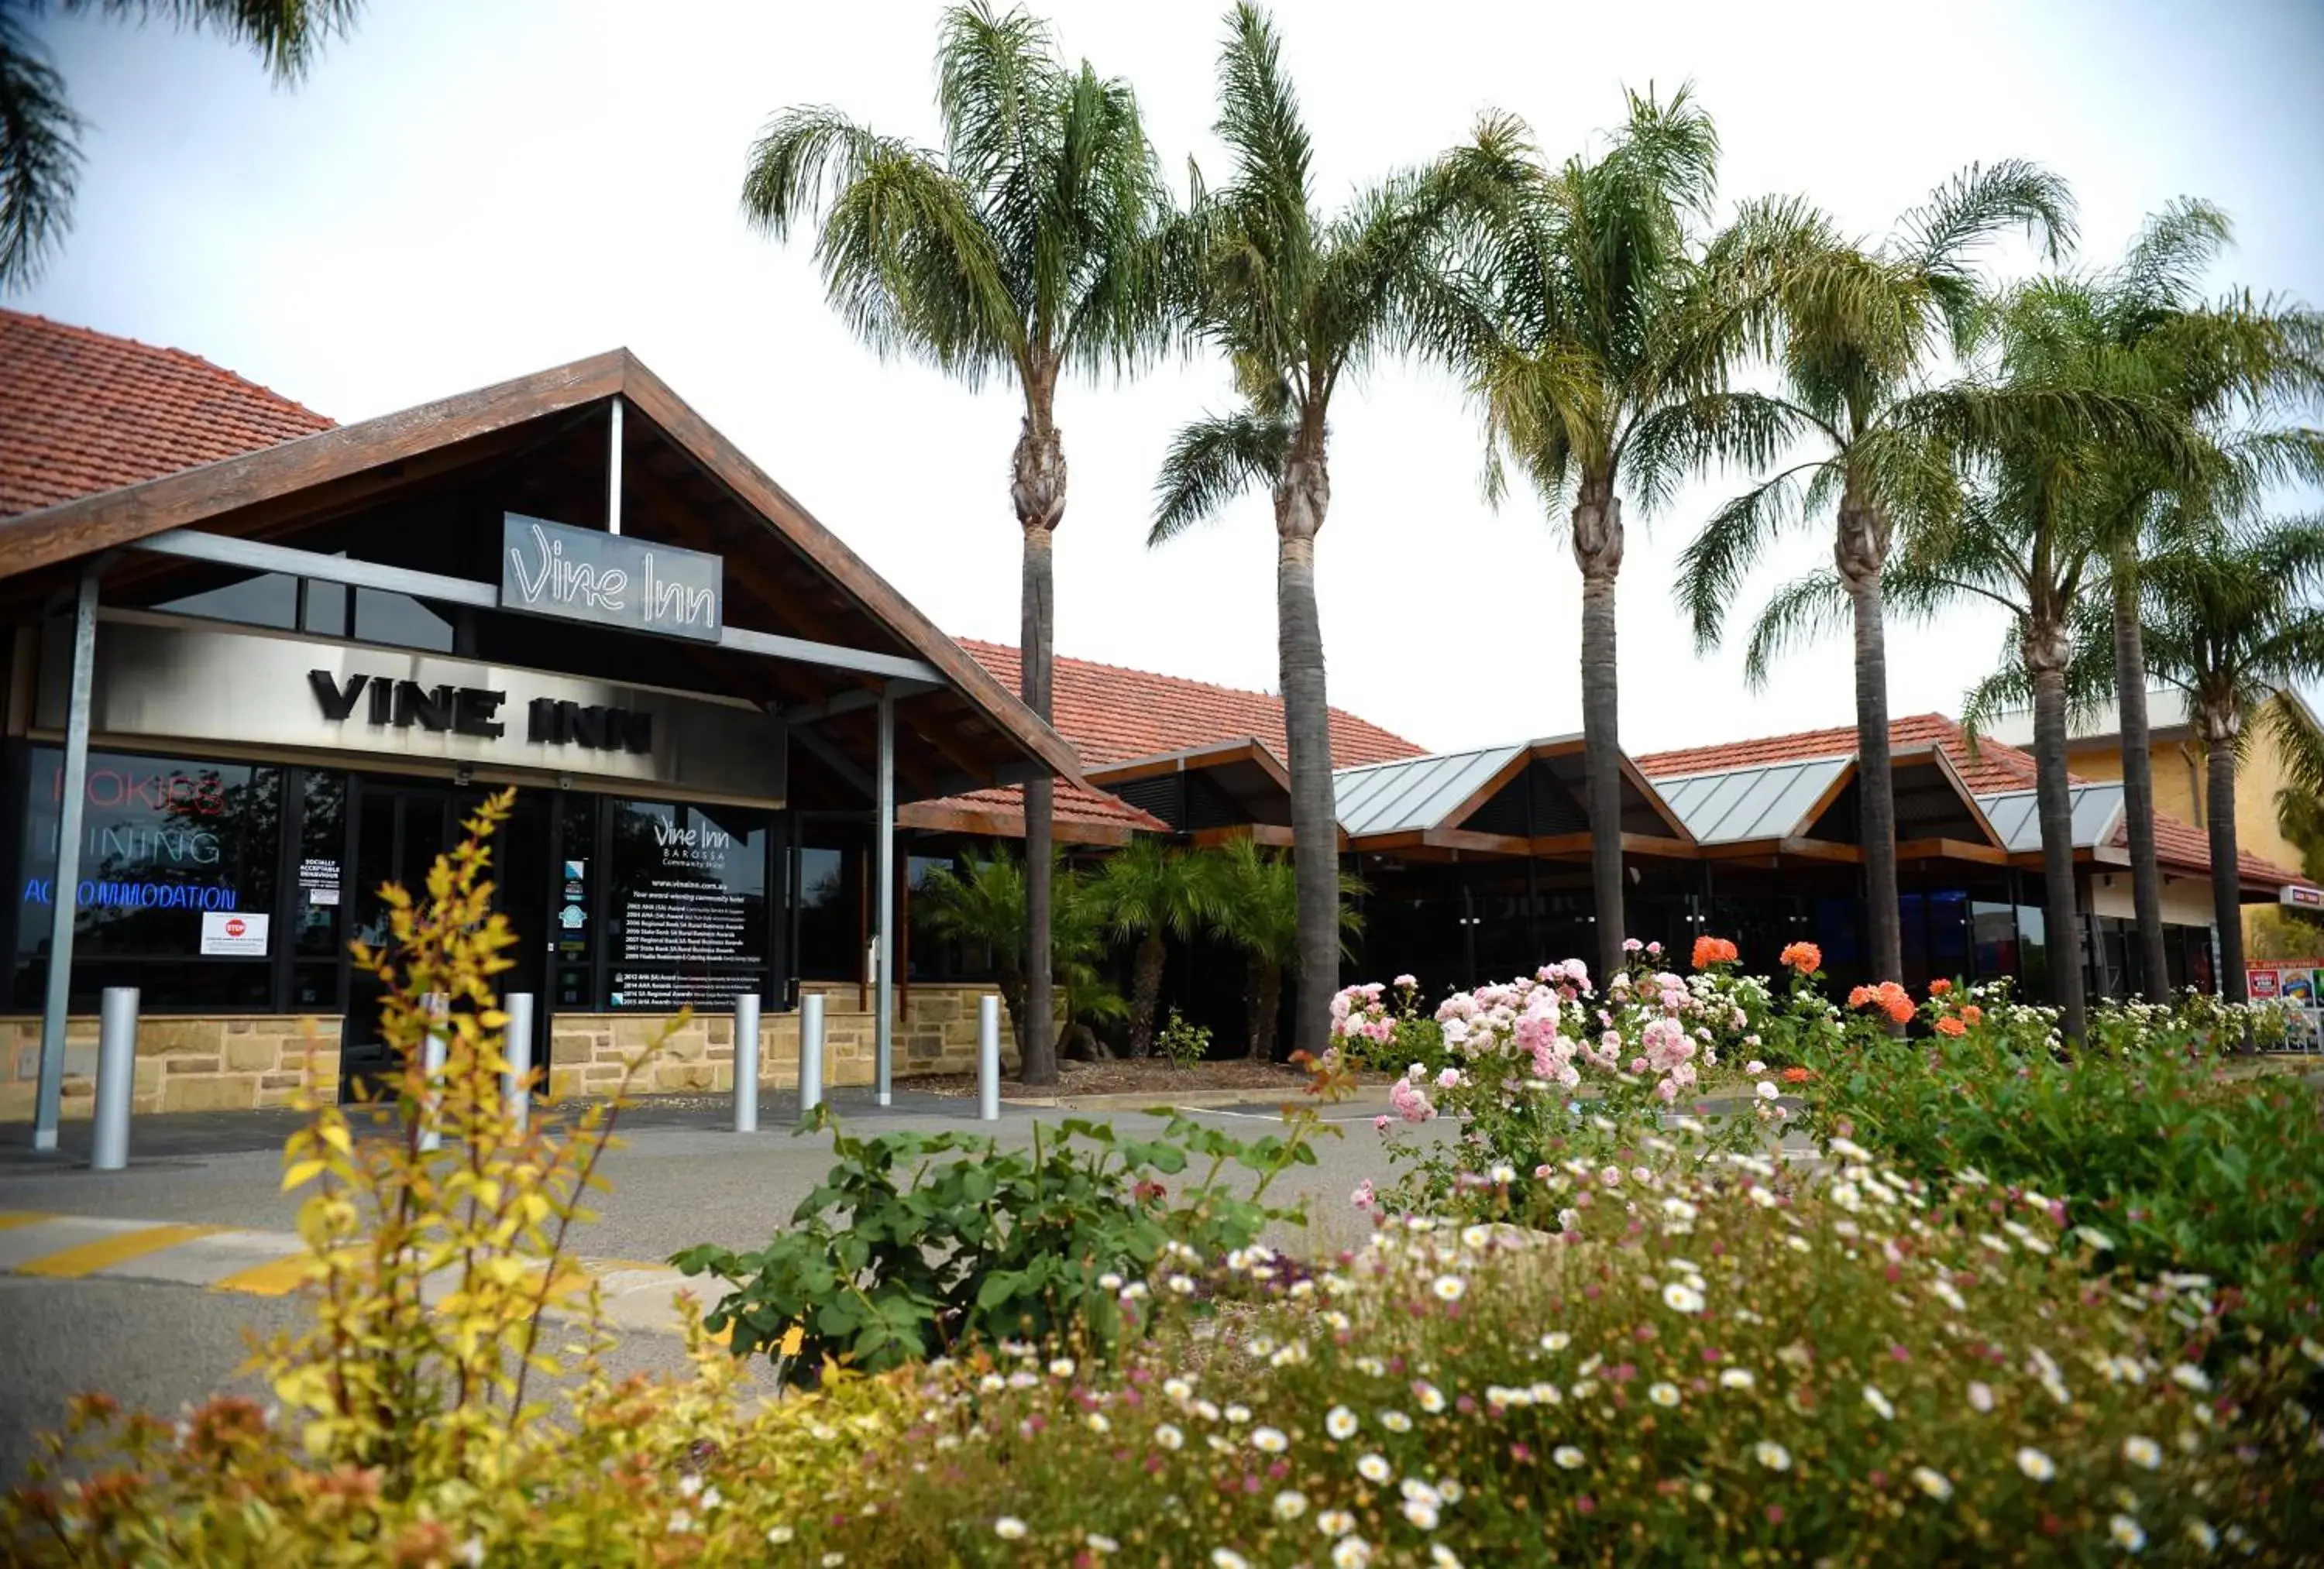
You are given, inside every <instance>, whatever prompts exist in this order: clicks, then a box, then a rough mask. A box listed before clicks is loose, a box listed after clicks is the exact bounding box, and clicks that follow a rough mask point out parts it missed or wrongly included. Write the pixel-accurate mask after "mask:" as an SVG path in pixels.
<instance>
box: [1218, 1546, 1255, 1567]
mask: <svg viewBox="0 0 2324 1569" xmlns="http://www.w3.org/2000/svg"><path fill="white" fill-rule="evenodd" d="M1211 1565H1212V1569H1250V1559H1248V1558H1246V1557H1244V1556H1243V1555H1241V1554H1240V1553H1238V1552H1236V1551H1235V1550H1234V1549H1233V1548H1232V1547H1213V1548H1212V1549H1211Z"/></svg>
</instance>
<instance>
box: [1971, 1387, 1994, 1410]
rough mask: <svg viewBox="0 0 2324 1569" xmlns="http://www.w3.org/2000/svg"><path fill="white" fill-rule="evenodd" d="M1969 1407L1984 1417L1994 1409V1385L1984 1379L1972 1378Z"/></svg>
mask: <svg viewBox="0 0 2324 1569" xmlns="http://www.w3.org/2000/svg"><path fill="white" fill-rule="evenodd" d="M1969 1408H1970V1409H1971V1410H1973V1411H1975V1412H1976V1413H1977V1414H1978V1416H1980V1417H1982V1416H1984V1415H1986V1414H1987V1412H1989V1411H1991V1410H1992V1409H1993V1386H1992V1385H1991V1384H1988V1383H1987V1382H1985V1381H1983V1380H1982V1379H1971V1380H1970V1381H1969Z"/></svg>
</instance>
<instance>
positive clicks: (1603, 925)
mask: <svg viewBox="0 0 2324 1569" xmlns="http://www.w3.org/2000/svg"><path fill="white" fill-rule="evenodd" d="M1573 560H1574V563H1575V564H1577V565H1578V566H1580V567H1581V569H1582V778H1583V782H1584V784H1585V786H1586V788H1585V790H1584V794H1585V796H1586V802H1585V804H1586V806H1587V808H1588V811H1589V812H1590V887H1591V895H1593V898H1592V903H1593V904H1595V906H1596V911H1595V913H1596V917H1597V922H1598V984H1599V985H1600V986H1604V985H1605V984H1606V983H1607V981H1608V980H1609V979H1610V978H1611V977H1612V976H1613V975H1614V973H1615V972H1616V971H1617V970H1618V969H1620V968H1622V939H1623V938H1624V937H1625V936H1626V935H1628V931H1627V929H1626V927H1625V924H1624V922H1623V918H1622V893H1623V889H1622V738H1621V712H1620V710H1621V702H1620V698H1621V686H1620V684H1619V680H1618V676H1617V674H1616V672H1615V668H1614V583H1615V579H1616V578H1617V576H1618V574H1619V573H1620V572H1621V570H1622V503H1621V501H1620V500H1618V499H1617V498H1616V497H1615V495H1614V494H1613V482H1612V480H1611V478H1610V477H1608V478H1602V479H1593V480H1591V481H1588V482H1584V484H1583V485H1582V495H1581V499H1580V500H1577V501H1576V502H1575V503H1574V507H1573Z"/></svg>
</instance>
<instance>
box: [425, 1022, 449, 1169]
mask: <svg viewBox="0 0 2324 1569" xmlns="http://www.w3.org/2000/svg"><path fill="white" fill-rule="evenodd" d="M428 1011H429V1014H430V1016H432V1017H434V1018H436V1019H438V1020H440V1019H442V1018H443V1016H444V1011H445V1000H444V999H443V998H442V997H430V998H429V999H428ZM445 1051H446V1045H445V1041H444V1032H442V1031H441V1030H430V1031H429V1032H428V1035H427V1038H426V1040H424V1041H421V1043H420V1149H421V1150H422V1151H429V1150H440V1149H442V1148H443V1147H444V1130H443V1129H442V1128H441V1127H440V1126H438V1122H437V1115H438V1112H440V1111H441V1110H442V1108H443V1092H442V1091H441V1090H440V1089H439V1088H438V1086H439V1085H441V1084H442V1083H443V1082H444V1054H445Z"/></svg>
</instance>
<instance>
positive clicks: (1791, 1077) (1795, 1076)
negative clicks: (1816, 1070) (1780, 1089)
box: [1784, 1068, 1815, 1084]
mask: <svg viewBox="0 0 2324 1569" xmlns="http://www.w3.org/2000/svg"><path fill="white" fill-rule="evenodd" d="M1814 1077H1815V1075H1814V1074H1812V1073H1811V1072H1809V1071H1808V1070H1807V1069H1804V1068H1786V1069H1784V1083H1785V1084H1805V1083H1806V1082H1807V1081H1808V1080H1809V1079H1811V1078H1814Z"/></svg>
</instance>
